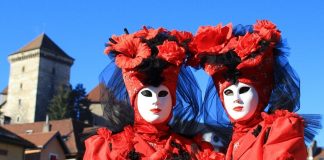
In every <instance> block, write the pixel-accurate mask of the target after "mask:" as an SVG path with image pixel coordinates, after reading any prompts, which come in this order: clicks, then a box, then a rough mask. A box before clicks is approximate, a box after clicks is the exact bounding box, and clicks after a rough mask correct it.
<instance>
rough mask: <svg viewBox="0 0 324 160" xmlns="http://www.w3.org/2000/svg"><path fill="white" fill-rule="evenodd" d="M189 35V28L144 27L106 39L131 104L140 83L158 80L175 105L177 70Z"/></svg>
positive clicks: (184, 56) (144, 84)
mask: <svg viewBox="0 0 324 160" xmlns="http://www.w3.org/2000/svg"><path fill="white" fill-rule="evenodd" d="M191 38H192V34H191V33H189V32H180V31H176V30H174V31H168V30H166V29H164V28H159V29H152V28H150V29H148V28H146V27H143V29H142V30H140V31H138V32H135V33H132V34H129V33H128V31H127V30H126V34H123V35H120V36H112V37H111V38H110V39H109V40H110V41H109V42H108V44H107V47H106V49H105V53H106V54H113V55H114V56H115V63H116V65H117V66H118V67H119V68H121V69H122V74H123V79H124V82H125V86H126V89H127V92H128V95H129V98H130V103H131V105H132V106H134V103H135V102H134V101H135V99H136V95H137V94H138V92H139V91H140V90H141V89H142V88H143V87H145V86H147V85H152V86H158V85H160V84H163V85H165V86H166V87H168V89H169V90H170V94H171V96H172V104H173V105H175V101H176V86H177V81H178V73H179V71H180V66H181V64H182V63H183V61H184V60H185V58H186V55H185V47H184V45H185V43H186V41H188V39H191Z"/></svg>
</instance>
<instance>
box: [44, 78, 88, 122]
mask: <svg viewBox="0 0 324 160" xmlns="http://www.w3.org/2000/svg"><path fill="white" fill-rule="evenodd" d="M89 106H90V101H89V100H88V99H87V97H86V91H85V88H83V85H82V84H77V85H76V87H75V88H74V89H72V87H71V86H70V87H66V86H62V87H60V88H59V90H58V92H57V94H56V95H55V96H54V97H53V99H52V100H51V102H50V104H49V107H48V114H49V118H50V119H51V120H58V119H65V118H73V119H76V120H80V121H87V122H88V123H91V122H92V113H91V111H90V109H89Z"/></svg>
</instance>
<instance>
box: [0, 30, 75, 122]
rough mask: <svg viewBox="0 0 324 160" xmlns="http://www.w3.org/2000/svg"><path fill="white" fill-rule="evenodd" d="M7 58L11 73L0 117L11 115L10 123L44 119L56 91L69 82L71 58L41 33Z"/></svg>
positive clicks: (6, 117)
mask: <svg viewBox="0 0 324 160" xmlns="http://www.w3.org/2000/svg"><path fill="white" fill-rule="evenodd" d="M8 60H9V63H10V75H9V84H8V93H7V97H6V104H5V105H3V106H2V109H1V110H2V112H3V117H4V118H2V119H7V121H8V119H10V123H31V122H35V121H44V120H45V117H46V112H47V106H48V104H49V102H50V100H51V99H52V97H53V95H54V94H55V91H56V90H57V89H58V88H59V87H60V86H62V85H66V86H67V85H69V80H70V68H71V66H72V64H73V62H74V59H73V58H72V57H70V56H69V55H67V54H66V53H65V52H64V51H63V50H62V49H60V48H59V47H58V46H57V45H56V44H55V43H54V42H53V41H52V40H51V39H50V38H49V37H48V36H47V35H46V34H44V33H43V34H41V35H39V36H38V37H37V38H36V39H34V40H33V41H31V42H30V43H28V44H27V45H25V46H24V47H22V48H21V49H20V50H18V51H17V52H15V53H13V54H11V55H9V56H8Z"/></svg>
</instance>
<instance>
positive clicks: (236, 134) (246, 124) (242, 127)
mask: <svg viewBox="0 0 324 160" xmlns="http://www.w3.org/2000/svg"><path fill="white" fill-rule="evenodd" d="M262 120H263V119H262V117H261V114H260V113H259V112H258V113H257V114H255V115H254V116H252V118H250V119H249V120H246V121H240V122H235V123H234V125H233V126H234V127H233V137H232V141H233V142H236V141H237V140H239V139H240V138H241V137H242V136H243V135H245V134H246V133H247V132H248V131H249V130H250V129H251V128H253V127H254V126H255V125H257V124H259V123H260V122H261V121H262Z"/></svg>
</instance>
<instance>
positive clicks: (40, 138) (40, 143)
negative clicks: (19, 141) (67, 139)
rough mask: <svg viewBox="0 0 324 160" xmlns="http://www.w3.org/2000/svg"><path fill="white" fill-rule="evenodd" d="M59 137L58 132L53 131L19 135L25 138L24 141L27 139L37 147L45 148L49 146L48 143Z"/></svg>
mask: <svg viewBox="0 0 324 160" xmlns="http://www.w3.org/2000/svg"><path fill="white" fill-rule="evenodd" d="M57 135H58V131H52V132H45V133H43V132H39V133H30V134H27V133H24V134H19V136H20V137H23V138H24V139H27V140H28V141H30V142H32V143H34V144H35V145H36V146H37V147H40V148H43V147H45V146H46V145H47V143H48V142H49V141H50V140H51V139H53V138H55V137H56V136H57Z"/></svg>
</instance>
